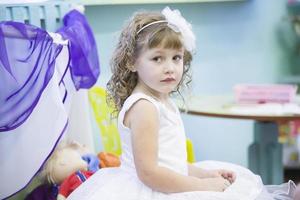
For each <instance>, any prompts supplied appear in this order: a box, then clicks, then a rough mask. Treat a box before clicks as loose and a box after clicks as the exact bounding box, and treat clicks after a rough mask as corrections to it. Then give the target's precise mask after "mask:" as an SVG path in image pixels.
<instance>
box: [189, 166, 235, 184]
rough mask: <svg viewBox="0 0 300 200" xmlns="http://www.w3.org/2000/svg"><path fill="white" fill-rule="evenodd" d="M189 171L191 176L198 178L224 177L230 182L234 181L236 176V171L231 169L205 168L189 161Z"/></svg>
mask: <svg viewBox="0 0 300 200" xmlns="http://www.w3.org/2000/svg"><path fill="white" fill-rule="evenodd" d="M188 172H189V176H194V177H198V178H214V177H223V178H225V179H227V180H228V181H229V182H230V183H233V182H234V181H235V178H236V175H235V173H234V172H233V171H230V170H225V169H217V170H205V169H201V168H199V167H197V166H195V165H192V164H190V163H188Z"/></svg>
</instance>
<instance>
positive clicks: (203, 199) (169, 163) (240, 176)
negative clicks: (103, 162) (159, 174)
mask: <svg viewBox="0 0 300 200" xmlns="http://www.w3.org/2000/svg"><path fill="white" fill-rule="evenodd" d="M139 99H146V100H148V101H150V102H151V103H153V104H154V105H155V107H156V108H157V110H158V113H159V119H160V129H159V135H158V164H159V165H160V166H164V167H167V168H170V169H172V170H174V171H176V172H178V173H181V174H184V175H187V173H188V171H187V170H188V169H187V162H186V160H187V157H186V140H185V133H184V127H183V123H182V120H181V117H180V113H179V111H178V109H177V107H176V106H175V104H174V103H172V106H173V108H174V109H173V110H170V109H169V108H167V107H165V106H164V105H163V104H162V103H160V102H158V101H157V100H155V99H153V98H151V97H149V96H147V95H145V94H142V93H135V94H132V95H131V96H130V97H128V98H127V100H126V101H125V103H124V105H123V108H122V110H121V111H120V113H119V118H118V128H119V133H120V136H121V140H122V152H123V153H122V156H121V167H118V168H104V169H100V170H98V171H97V172H96V173H95V174H94V175H93V176H91V177H90V178H89V179H87V180H86V181H85V182H84V183H83V184H81V185H80V186H79V187H78V188H77V189H76V190H75V191H74V192H73V193H71V194H70V196H69V197H68V198H67V199H68V200H100V199H105V200H177V199H178V200H197V199H199V200H255V199H264V200H273V199H275V198H273V197H271V195H269V193H268V192H266V190H265V187H264V186H263V184H262V181H261V179H260V177H259V176H257V175H255V174H253V173H252V172H251V171H249V170H248V169H246V168H244V167H241V166H238V165H234V164H230V163H224V162H216V161H204V162H199V163H197V164H196V165H197V166H199V167H202V168H206V169H220V168H223V169H224V168H225V169H230V170H233V171H235V173H236V175H237V178H236V181H235V182H234V183H233V184H232V185H231V186H230V187H228V188H227V189H226V190H225V191H224V192H210V191H196V192H183V193H171V194H165V193H161V192H157V191H155V190H152V189H151V188H149V187H148V186H146V185H144V184H143V183H142V182H141V181H140V180H139V178H138V176H137V174H136V170H135V166H134V160H133V154H132V147H131V131H130V129H129V128H127V127H125V125H124V124H123V119H124V115H125V113H126V111H128V110H129V109H130V107H131V106H132V105H133V104H134V103H135V102H136V101H138V100H139ZM174 110H175V111H176V112H174ZM145 115H147V113H145ZM170 184H172V183H170ZM263 191H264V192H263Z"/></svg>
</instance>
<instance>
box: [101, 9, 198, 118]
mask: <svg viewBox="0 0 300 200" xmlns="http://www.w3.org/2000/svg"><path fill="white" fill-rule="evenodd" d="M158 20H165V17H164V16H163V15H162V14H161V13H159V12H139V13H136V14H134V15H133V17H132V18H131V19H130V20H129V22H128V23H127V25H126V26H125V27H124V29H123V31H122V32H121V35H120V37H119V40H118V43H117V46H116V49H115V51H114V52H113V55H112V58H111V62H110V65H111V70H112V76H111V78H110V80H109V81H108V83H107V103H108V105H109V106H112V107H113V108H114V111H115V112H114V116H117V114H118V113H119V111H120V110H121V108H122V106H123V104H124V102H125V100H126V99H127V97H128V96H129V95H130V94H131V93H132V91H133V89H134V88H135V86H136V84H137V80H138V77H137V73H136V72H133V71H132V69H133V66H134V63H135V61H136V58H137V57H138V56H139V52H140V51H141V49H142V48H144V47H147V48H150V49H151V48H155V47H164V48H171V49H180V48H182V47H183V42H182V38H181V34H180V33H176V32H175V31H173V30H172V29H171V28H170V27H168V26H167V23H157V24H153V25H151V26H149V27H147V28H145V29H144V30H142V31H141V32H140V33H139V34H137V32H138V31H139V30H140V29H141V28H142V27H144V26H145V25H147V24H149V23H151V22H154V21H158ZM191 61H192V55H191V53H190V52H189V51H187V50H185V52H184V57H183V64H184V70H183V75H182V79H181V81H180V83H179V84H178V87H177V88H176V90H175V91H174V92H179V94H180V90H181V89H182V86H184V85H188V84H189V83H190V82H191V74H190V64H191Z"/></svg>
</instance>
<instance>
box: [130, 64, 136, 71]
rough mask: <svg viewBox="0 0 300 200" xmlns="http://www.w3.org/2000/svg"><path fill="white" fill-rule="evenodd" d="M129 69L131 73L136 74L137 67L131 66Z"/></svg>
mask: <svg viewBox="0 0 300 200" xmlns="http://www.w3.org/2000/svg"><path fill="white" fill-rule="evenodd" d="M128 69H129V70H130V71H131V72H136V67H135V66H134V65H132V66H129V67H128Z"/></svg>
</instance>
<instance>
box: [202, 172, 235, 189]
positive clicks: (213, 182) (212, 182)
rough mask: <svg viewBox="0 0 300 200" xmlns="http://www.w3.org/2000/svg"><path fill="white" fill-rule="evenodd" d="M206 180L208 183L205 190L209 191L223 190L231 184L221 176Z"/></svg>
mask: <svg viewBox="0 0 300 200" xmlns="http://www.w3.org/2000/svg"><path fill="white" fill-rule="evenodd" d="M204 180H205V182H206V185H207V186H206V189H205V190H207V191H215V192H223V191H224V190H226V189H227V188H228V187H229V186H230V182H229V181H228V180H227V179H225V178H222V177H220V176H219V177H215V178H206V179H204Z"/></svg>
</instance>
